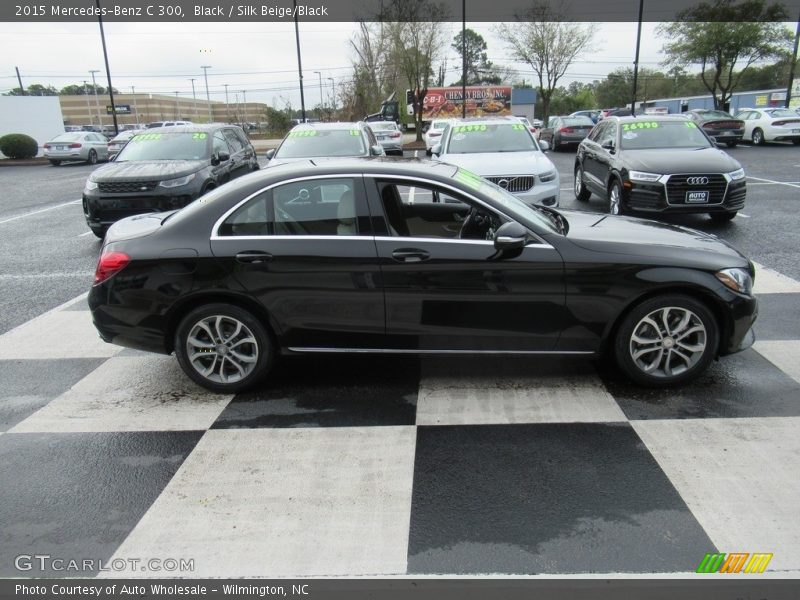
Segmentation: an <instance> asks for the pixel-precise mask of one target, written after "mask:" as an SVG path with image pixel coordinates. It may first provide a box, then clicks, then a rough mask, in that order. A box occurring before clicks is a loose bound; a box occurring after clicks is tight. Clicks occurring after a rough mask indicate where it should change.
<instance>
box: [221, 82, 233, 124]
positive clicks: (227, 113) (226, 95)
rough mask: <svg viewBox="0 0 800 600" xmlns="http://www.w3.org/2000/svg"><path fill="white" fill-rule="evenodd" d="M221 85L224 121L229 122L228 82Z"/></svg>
mask: <svg viewBox="0 0 800 600" xmlns="http://www.w3.org/2000/svg"><path fill="white" fill-rule="evenodd" d="M222 85H223V86H224V87H225V121H227V122H228V123H230V122H231V106H230V104H229V103H228V84H227V83H223V84H222Z"/></svg>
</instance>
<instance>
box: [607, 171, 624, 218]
mask: <svg viewBox="0 0 800 600" xmlns="http://www.w3.org/2000/svg"><path fill="white" fill-rule="evenodd" d="M608 214H610V215H623V214H625V208H624V207H623V206H622V186H621V185H620V184H619V181H618V180H616V179H615V180H614V181H612V182H611V185H610V186H609V188H608Z"/></svg>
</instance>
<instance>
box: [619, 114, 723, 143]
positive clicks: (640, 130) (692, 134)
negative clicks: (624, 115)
mask: <svg viewBox="0 0 800 600" xmlns="http://www.w3.org/2000/svg"><path fill="white" fill-rule="evenodd" d="M620 128H621V129H622V148H623V149H625V150H643V149H646V148H708V147H710V146H711V142H709V141H708V138H706V136H705V134H703V132H702V131H700V129H699V128H698V127H697V124H696V123H694V122H692V121H636V122H634V123H620Z"/></svg>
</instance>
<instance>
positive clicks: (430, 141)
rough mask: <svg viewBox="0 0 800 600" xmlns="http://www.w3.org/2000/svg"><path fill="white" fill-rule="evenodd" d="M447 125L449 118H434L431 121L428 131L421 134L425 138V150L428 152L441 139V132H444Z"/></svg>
mask: <svg viewBox="0 0 800 600" xmlns="http://www.w3.org/2000/svg"><path fill="white" fill-rule="evenodd" d="M448 125H450V119H436V120H434V121H432V122H431V126H430V127H428V131H426V132H425V134H424V135H423V136H422V138H423V139H424V140H425V152H427V153H428V154H430V153H431V148H433V147H434V146H435V145H436V144H438V143H439V142H441V141H442V134H443V133H444V132H445V130H446V129H447V126H448Z"/></svg>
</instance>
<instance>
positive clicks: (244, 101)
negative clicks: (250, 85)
mask: <svg viewBox="0 0 800 600" xmlns="http://www.w3.org/2000/svg"><path fill="white" fill-rule="evenodd" d="M242 104H244V107H243V109H244V118H243V119H242V122H243V123H249V121H248V120H247V90H242Z"/></svg>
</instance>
